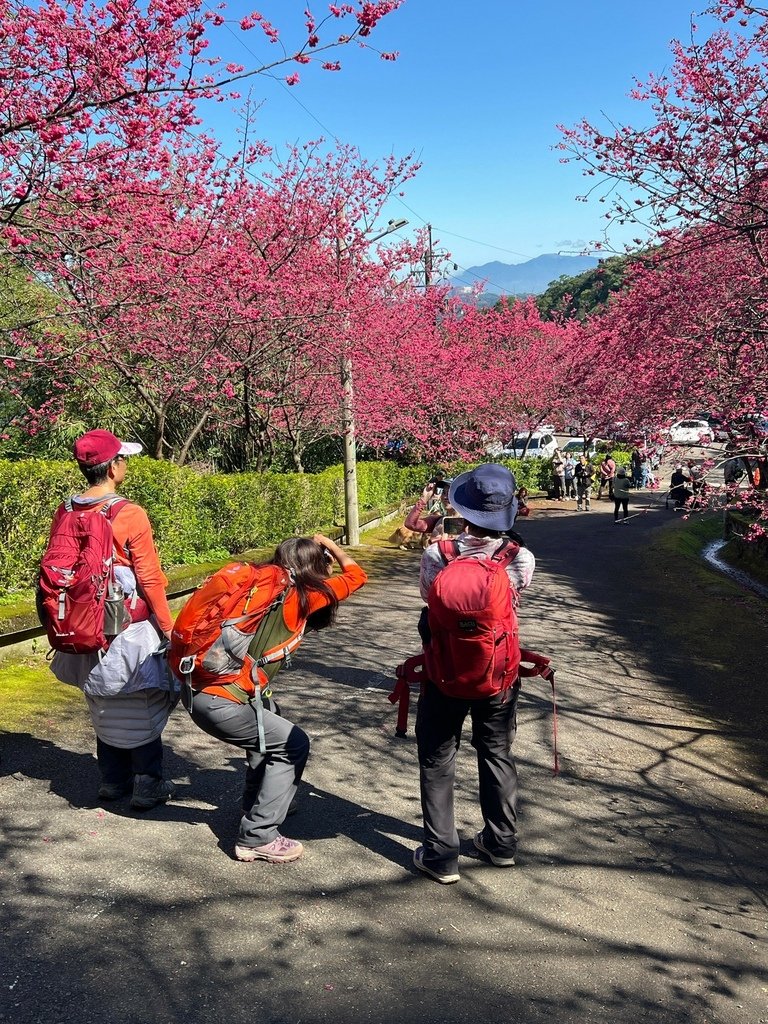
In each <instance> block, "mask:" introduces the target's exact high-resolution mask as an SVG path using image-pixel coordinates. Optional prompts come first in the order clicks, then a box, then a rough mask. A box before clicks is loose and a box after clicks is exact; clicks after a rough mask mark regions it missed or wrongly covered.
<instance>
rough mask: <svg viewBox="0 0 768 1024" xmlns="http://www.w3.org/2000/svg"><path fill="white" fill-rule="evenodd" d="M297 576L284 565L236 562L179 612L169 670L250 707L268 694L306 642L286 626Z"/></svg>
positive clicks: (301, 633)
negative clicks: (284, 665) (218, 688)
mask: <svg viewBox="0 0 768 1024" xmlns="http://www.w3.org/2000/svg"><path fill="white" fill-rule="evenodd" d="M292 586H293V581H292V578H291V574H290V573H289V572H288V571H287V570H286V569H283V568H281V567H280V566H278V565H253V564H251V563H250V562H233V563H231V564H230V565H225V566H224V568H223V569H219V571H218V572H215V573H214V574H213V575H212V576H209V577H208V579H207V580H205V582H204V583H202V584H201V585H200V587H199V588H198V590H197V592H196V593H195V594H193V595H192V597H191V598H190V599H189V601H187V603H186V604H185V605H184V607H183V608H182V610H181V612H179V615H178V618H177V619H176V622H175V624H174V627H173V632H172V633H171V645H170V648H169V651H168V664H169V666H170V668H171V671H172V672H173V674H174V675H175V676H176V677H177V678H178V679H179V680H180V681H181V682H183V683H186V684H187V685H188V686H191V687H192V689H193V690H202V689H203V688H204V687H206V686H211V685H216V686H221V687H224V688H225V689H226V690H228V691H230V692H231V693H232V696H233V697H236V698H237V699H238V700H240V701H242V702H245V701H246V700H248V698H249V696H252V695H253V694H254V692H255V691H256V688H257V686H258V687H260V688H261V689H263V688H264V687H266V685H267V683H268V682H269V680H270V679H271V678H272V677H273V676H274V675H275V674H276V673H277V671H278V669H279V668H280V666H281V664H282V663H283V661H288V660H289V659H290V655H291V652H292V651H294V650H295V649H296V647H298V645H299V644H300V643H301V640H302V637H303V636H304V624H303V623H302V625H301V626H300V627H299V629H297V630H293V629H289V627H288V626H287V625H286V622H285V617H284V615H283V610H284V606H285V599H286V597H287V596H288V594H289V593H290V592H291V588H292Z"/></svg>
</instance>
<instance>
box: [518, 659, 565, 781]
mask: <svg viewBox="0 0 768 1024" xmlns="http://www.w3.org/2000/svg"><path fill="white" fill-rule="evenodd" d="M519 671H520V678H521V679H523V678H530V677H531V676H541V678H542V679H543V680H544V681H545V682H548V683H550V684H551V685H552V748H553V758H554V762H553V766H552V774H553V775H559V773H560V759H559V757H558V755H557V695H556V693H555V670H554V669H553V668H552V663H551V659H550V658H547V657H545V656H544V655H543V654H539V653H538V652H537V651H525V650H521V651H520V670H519Z"/></svg>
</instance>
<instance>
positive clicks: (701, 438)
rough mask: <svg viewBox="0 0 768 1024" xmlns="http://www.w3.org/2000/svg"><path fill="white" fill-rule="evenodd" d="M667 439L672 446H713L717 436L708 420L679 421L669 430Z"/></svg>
mask: <svg viewBox="0 0 768 1024" xmlns="http://www.w3.org/2000/svg"><path fill="white" fill-rule="evenodd" d="M667 439H668V440H669V443H670V444H712V442H713V441H714V439H715V436H714V432H713V430H712V427H710V425H709V423H708V422H707V421H706V420H678V421H677V423H673V424H672V426H671V427H670V428H669V433H668V434H667Z"/></svg>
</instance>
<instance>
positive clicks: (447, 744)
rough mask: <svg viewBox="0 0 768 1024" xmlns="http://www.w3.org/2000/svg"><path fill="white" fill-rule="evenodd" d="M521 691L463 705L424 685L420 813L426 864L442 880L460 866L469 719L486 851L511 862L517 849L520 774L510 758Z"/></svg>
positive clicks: (419, 725)
mask: <svg viewBox="0 0 768 1024" xmlns="http://www.w3.org/2000/svg"><path fill="white" fill-rule="evenodd" d="M518 692H519V687H518V686H513V687H511V688H510V689H509V690H506V691H505V692H504V693H502V694H498V695H497V696H495V697H486V698H484V699H482V700H460V699H458V698H456V697H446V696H445V694H444V693H442V692H441V691H440V690H438V688H437V687H436V686H435V685H434V683H430V682H427V683H425V684H424V687H423V690H422V693H421V696H420V697H419V705H418V711H417V713H416V741H417V746H418V753H419V778H420V783H421V809H422V813H423V815H424V859H423V863H424V864H426V865H428V866H429V867H430V868H432V869H433V870H434V871H438V872H439V873H440V874H454V873H455V872H456V871H458V864H459V834H458V832H457V831H456V823H455V820H454V813H453V783H454V777H455V774H456V754H457V752H458V749H459V744H460V742H461V730H462V726H463V725H464V720H465V718H466V717H467V715H469V716H470V718H471V720H472V741H471V742H472V746H473V747H474V748H475V750H476V751H477V768H478V773H479V781H480V809H481V811H482V815H483V821H484V822H485V827H484V828H483V842H484V845H485V847H486V849H487V850H488V851H489V852H490V853H493V854H495V855H497V856H499V857H512V856H514V853H515V848H516V846H517V830H516V827H515V826H516V822H517V768H516V766H515V761H514V758H513V757H512V754H511V752H510V746H511V744H512V740H513V739H514V736H515V729H516V725H517V721H516V711H517V696H518Z"/></svg>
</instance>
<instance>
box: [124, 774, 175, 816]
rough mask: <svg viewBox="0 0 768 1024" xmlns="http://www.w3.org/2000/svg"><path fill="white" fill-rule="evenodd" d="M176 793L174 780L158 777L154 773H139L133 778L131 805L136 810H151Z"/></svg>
mask: <svg viewBox="0 0 768 1024" xmlns="http://www.w3.org/2000/svg"><path fill="white" fill-rule="evenodd" d="M175 795H176V787H175V786H174V784H173V783H172V782H166V780H165V779H157V778H155V776H154V775H137V776H136V778H135V779H134V780H133V796H132V797H131V807H132V808H133V809H134V810H136V811H151V810H152V808H153V807H157V805H158V804H164V803H165V801H166V800H169V799H170V798H171V797H172V796H175Z"/></svg>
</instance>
